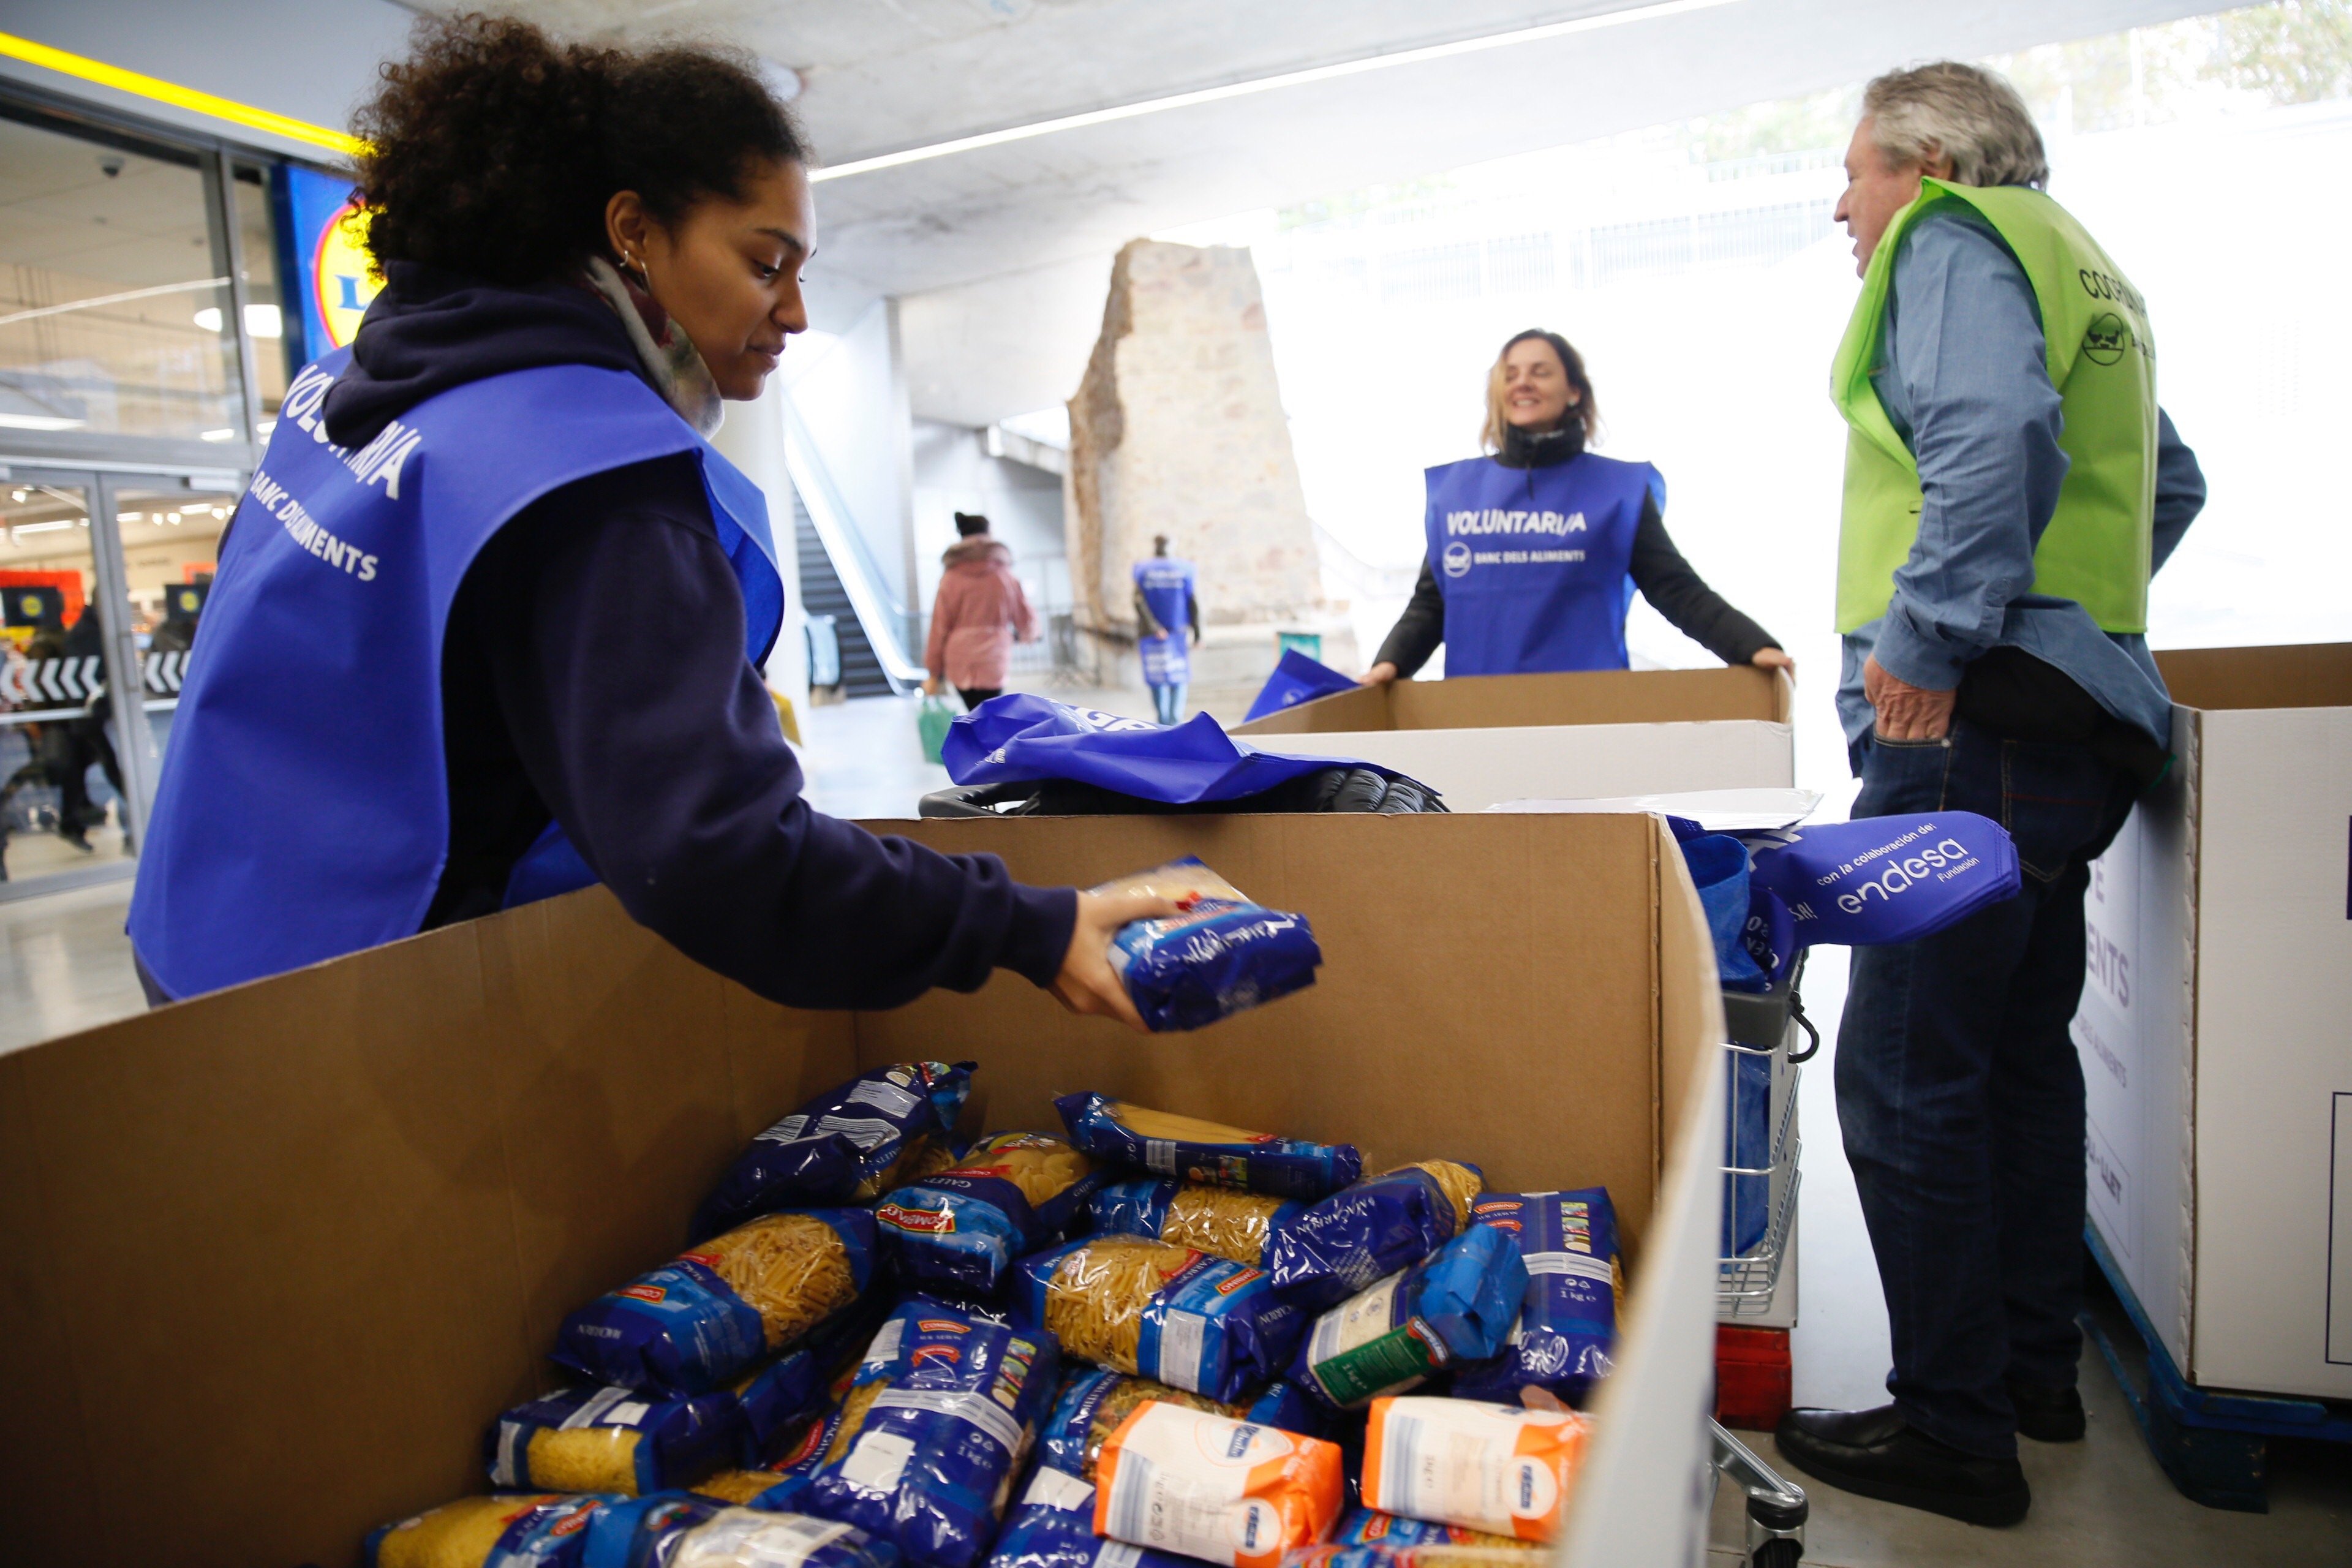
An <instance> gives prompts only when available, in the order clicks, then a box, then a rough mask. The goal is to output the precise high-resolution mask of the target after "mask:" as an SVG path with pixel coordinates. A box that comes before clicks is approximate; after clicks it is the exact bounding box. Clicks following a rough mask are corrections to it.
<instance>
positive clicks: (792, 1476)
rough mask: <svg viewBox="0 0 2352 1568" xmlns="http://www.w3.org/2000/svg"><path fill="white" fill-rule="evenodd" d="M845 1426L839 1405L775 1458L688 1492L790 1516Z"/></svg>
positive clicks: (723, 1473) (709, 1479)
mask: <svg viewBox="0 0 2352 1568" xmlns="http://www.w3.org/2000/svg"><path fill="white" fill-rule="evenodd" d="M841 1422H842V1405H841V1404H840V1402H838V1401H836V1402H835V1404H834V1405H832V1406H831V1407H830V1408H829V1409H827V1410H825V1411H824V1413H823V1414H822V1415H815V1416H813V1417H811V1418H810V1419H809V1420H807V1421H804V1422H803V1423H802V1424H801V1425H800V1426H799V1427H798V1428H797V1429H796V1431H795V1435H794V1436H793V1439H792V1441H790V1442H789V1443H786V1444H784V1445H782V1451H781V1452H779V1453H778V1454H777V1455H776V1457H775V1458H772V1459H770V1460H768V1461H767V1462H766V1463H764V1464H756V1465H750V1466H746V1467H745V1468H742V1469H740V1470H720V1471H719V1472H717V1473H716V1474H714V1475H710V1476H707V1477H705V1478H704V1479H701V1480H698V1481H697V1482H695V1483H694V1485H693V1486H691V1487H689V1488H688V1490H689V1491H692V1492H693V1493H695V1494H696V1495H697V1496H698V1497H707V1498H716V1499H717V1500H719V1501H720V1502H733V1503H741V1504H743V1505H745V1506H746V1507H751V1508H764V1509H769V1510H783V1511H787V1512H789V1511H791V1510H793V1508H794V1507H795V1504H796V1501H797V1500H798V1499H799V1497H800V1495H801V1494H802V1493H803V1492H804V1491H806V1490H807V1489H808V1485H809V1482H810V1481H812V1480H814V1479H815V1477H816V1468H817V1466H818V1465H820V1464H822V1463H824V1451H825V1449H826V1448H827V1447H829V1446H831V1444H832V1442H833V1435H834V1434H835V1432H838V1431H839V1430H841Z"/></svg>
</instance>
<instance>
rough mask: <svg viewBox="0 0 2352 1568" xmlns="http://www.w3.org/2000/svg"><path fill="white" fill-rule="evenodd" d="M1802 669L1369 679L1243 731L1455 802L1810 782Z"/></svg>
mask: <svg viewBox="0 0 2352 1568" xmlns="http://www.w3.org/2000/svg"><path fill="white" fill-rule="evenodd" d="M1792 698H1793V690H1792V689H1791V687H1790V684H1789V680H1788V678H1787V677H1786V676H1783V675H1779V674H1775V673H1771V672H1768V671H1765V670H1760V669H1753V668H1722V669H1644V670H1591V671H1582V672H1578V673H1573V674H1563V675H1485V676H1468V677H1459V678H1455V679H1448V680H1399V681H1395V682H1392V683H1391V684H1390V685H1388V686H1385V687H1360V688H1358V689H1356V690H1354V691H1342V692H1340V693H1339V694H1337V695H1336V696H1331V697H1325V698H1321V699H1318V700H1316V701H1313V702H1302V703H1300V704H1299V705H1298V706H1297V707H1296V708H1286V709H1285V710H1282V711H1281V712H1278V713H1271V714H1268V715H1267V716H1266V717H1265V718H1263V719H1260V720H1258V721H1255V723H1249V724H1244V725H1242V726H1241V727H1240V728H1239V729H1237V730H1235V731H1234V734H1236V735H1244V736H1246V737H1248V739H1249V741H1250V742H1251V744H1253V745H1255V746H1258V747H1261V748H1263V749H1265V750H1266V751H1272V752H1290V753H1293V754H1298V755H1324V756H1349V757H1360V758H1362V759H1363V760H1365V761H1366V762H1372V763H1380V764H1381V765H1382V766H1383V767H1391V768H1395V769H1397V770H1398V771H1400V772H1402V773H1407V774H1409V775H1411V776H1412V777H1413V778H1416V779H1419V780H1421V781H1422V782H1423V783H1424V784H1428V785H1430V787H1432V788H1433V789H1435V790H1436V791H1437V792H1438V793H1439V794H1440V795H1444V797H1445V804H1446V805H1448V806H1449V807H1451V808H1452V809H1454V810H1455V811H1484V810H1485V809H1486V807H1488V806H1490V805H1498V804H1500V803H1501V802H1504V801H1507V800H1542V799H1550V800H1568V799H1587V798H1592V797H1603V798H1610V797H1615V796H1620V795H1653V794H1659V793H1663V792H1666V791H1685V790H1704V789H1758V788H1779V789H1785V788H1787V787H1789V786H1790V784H1794V783H1795V782H1796V753H1795V750H1794V745H1793V742H1792V739H1791V736H1792V733H1793V731H1791V729H1790V703H1791V700H1792Z"/></svg>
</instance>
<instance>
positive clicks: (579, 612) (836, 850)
mask: <svg viewBox="0 0 2352 1568" xmlns="http://www.w3.org/2000/svg"><path fill="white" fill-rule="evenodd" d="M385 270H386V279H385V288H384V289H383V293H381V294H380V295H378V296H377V297H376V299H375V300H374V302H373V304H372V305H370V307H369V308H368V313H367V317H366V319H365V321H363V322H362V325H361V327H360V331H359V334H358V337H357V339H356V341H355V342H353V344H352V365H351V368H350V369H349V370H348V371H347V372H346V373H345V374H344V375H343V376H342V377H341V379H340V380H338V381H337V382H336V384H335V385H334V386H333V387H332V388H331V390H330V391H329V393H328V395H327V400H326V417H327V430H328V436H329V438H330V439H331V440H333V441H335V442H336V443H337V444H339V445H343V446H349V447H360V446H363V445H365V444H366V442H367V441H368V440H369V439H371V438H372V437H373V436H374V435H375V433H376V432H377V431H379V430H381V429H382V428H383V426H384V425H385V424H386V423H387V422H388V421H390V420H392V419H394V418H396V417H398V416H400V415H401V414H402V413H403V412H404V411H405V410H407V409H408V408H410V407H413V406H415V405H416V404H418V403H421V402H423V401H424V400H425V398H427V397H430V396H432V395H434V394H436V393H437V392H442V391H445V390H446V389H447V388H449V387H452V386H457V385H460V384H465V383H467V382H471V381H477V380H480V379H482V378H484V377H487V376H492V375H499V374H504V373H505V372H508V371H513V370H521V369H524V368H527V367H530V366H533V365H544V364H556V363H579V364H591V365H597V366H601V367H604V368H607V369H613V370H622V371H627V372H630V373H632V374H640V375H642V374H644V371H643V368H642V366H641V365H640V364H639V363H638V360H637V356H636V353H635V349H634V348H633V347H632V346H631V344H630V342H629V339H628V336H627V334H626V333H625V331H624V330H623V329H622V326H621V323H620V321H619V320H618V318H616V317H615V316H614V314H613V312H612V310H610V309H609V308H608V307H607V306H606V305H605V304H604V301H603V300H601V299H600V298H598V297H597V296H596V295H594V294H593V293H591V292H589V291H588V289H585V288H584V287H579V286H574V285H571V284H566V283H555V284H549V285H546V286H543V287H540V288H535V289H509V288H500V287H493V286H489V285H486V284H482V283H479V282H477V281H474V280H471V279H464V278H459V277H455V276H453V275H451V274H448V273H444V272H436V271H435V270H433V269H431V268H422V267H418V266H415V265H414V264H411V263H404V262H394V263H392V264H391V265H390V266H389V267H388V268H386V269H385ZM441 694H442V710H443V716H442V726H443V729H442V738H443V742H444V745H445V747H446V752H447V757H448V774H449V858H448V862H447V866H446V869H445V870H444V871H443V873H442V878H441V884H440V887H439V889H438V890H437V892H436V896H435V898H434V900H433V904H432V907H431V910H430V911H429V912H428V913H427V914H426V916H425V929H426V930H431V929H433V928H434V927H436V926H440V925H446V924H447V923H449V922H451V921H461V920H467V919H470V918H472V917H474V916H476V915H482V914H488V913H490V912H491V911H493V910H497V909H498V908H499V906H500V904H501V902H502V900H503V896H504V893H505V889H506V884H507V879H508V876H509V873H510V872H511V871H512V869H513V868H514V864H515V862H516V861H517V860H518V859H520V858H521V856H522V854H523V852H524V851H525V850H526V849H528V848H529V847H530V844H531V842H532V840H533V839H535V838H537V837H538V836H539V834H540V832H541V829H542V828H544V827H545V826H546V825H547V823H548V820H549V818H550V816H553V817H554V819H555V820H557V821H560V822H561V823H562V825H563V830H564V832H565V834H566V835H567V836H568V837H570V838H571V840H572V844H573V845H574V846H575V847H577V848H578V849H579V851H580V853H581V856H582V858H584V859H585V860H586V861H587V862H588V864H589V866H590V867H591V868H593V870H594V871H595V872H596V874H597V877H598V878H599V879H601V880H602V881H603V882H604V885H605V886H606V887H608V888H610V889H613V891H614V894H615V895H616V896H617V897H618V898H619V899H620V900H621V902H622V904H623V906H624V907H625V908H626V909H627V910H628V911H629V913H630V914H631V915H632V916H633V917H634V918H635V919H636V920H637V921H639V922H640V923H641V924H643V925H646V926H647V927H649V928H650V929H652V930H653V931H657V932H659V933H660V934H661V935H662V936H663V937H665V938H667V940H668V941H669V942H671V943H673V944H674V945H675V946H677V949H678V950H679V951H680V952H684V953H686V954H687V955H688V957H691V958H693V959H696V960H697V961H698V962H700V963H704V964H707V965H708V966H709V967H710V968H712V969H715V970H717V971H718V972H719V973H721V974H725V975H727V976H729V977H730V978H731V979H734V980H737V981H740V983H742V984H744V985H746V986H748V987H750V988H751V990H753V991H755V992H758V993H759V994H761V995H762V996H766V997H768V998H770V999H771V1000H773V1001H777V1002H782V1003H786V1004H790V1005H795V1006H803V1007H888V1006H895V1005H898V1004H900V1003H903V1002H907V1001H910V1000H912V999H913V998H914V997H916V996H917V995H919V994H921V993H923V992H924V991H926V990H929V988H931V987H932V986H941V985H943V986H947V987H949V988H950V989H953V990H958V991H971V990H975V989H977V988H978V987H979V986H981V985H982V984H984V983H985V982H986V981H987V979H988V976H989V973H990V971H991V970H992V969H995V968H1000V967H1001V968H1005V969H1011V970H1013V971H1014V972H1016V973H1020V974H1022V975H1024V976H1026V977H1027V978H1028V979H1030V980H1031V981H1034V982H1035V983H1036V984H1040V985H1043V984H1047V983H1048V982H1050V981H1051V980H1052V979H1053V978H1054V976H1055V973H1057V972H1058V971H1059V969H1060V967H1061V962H1062V955H1063V953H1064V952H1066V950H1067V948H1068V946H1069V942H1070V932H1071V928H1072V924H1073V922H1074V921H1075V920H1076V909H1077V897H1076V893H1075V891H1074V890H1072V889H1068V888H1055V889H1043V888H1029V887H1024V886H1022V885H1021V884H1019V883H1017V882H1015V881H1013V879H1012V878H1011V877H1010V876H1009V875H1008V874H1007V873H1006V871H1005V869H1004V866H1003V862H1002V861H1000V860H998V859H997V858H995V857H994V856H992V855H940V854H937V853H934V852H933V851H931V850H929V849H926V848H923V847H920V846H919V845H916V844H912V843H909V842H908V841H907V840H905V839H903V838H880V837H875V836H874V835H872V834H870V833H867V832H866V831H865V830H864V829H863V828H860V827H856V826H853V825H851V824H849V823H845V822H841V821H837V820H835V819H834V818H832V817H828V816H823V815H821V814H819V813H817V812H815V811H813V810H811V809H810V808H809V805H808V803H807V802H806V801H805V800H803V799H802V798H801V792H802V788H803V781H802V775H801V769H800V763H799V760H798V759H797V758H795V757H794V756H793V752H792V749H791V748H790V747H789V746H787V745H786V744H785V743H784V738H783V735H782V731H781V730H780V728H779V727H778V724H777V722H776V711H775V707H774V705H773V703H772V701H771V700H770V698H769V696H768V691H767V688H766V686H765V684H764V683H763V682H762V681H761V679H760V676H759V673H758V671H756V670H755V669H753V668H752V667H751V664H750V663H748V662H747V661H746V660H745V659H744V657H743V602H742V595H741V591H740V588H739V587H738V585H737V584H736V581H735V574H734V572H733V570H732V569H731V568H730V566H729V564H728V562H727V557H726V555H725V553H724V552H722V551H721V550H720V548H719V536H718V531H717V529H716V528H715V526H714V525H713V523H712V521H711V516H710V508H709V501H708V500H707V499H706V497H705V496H704V493H703V488H702V479H701V477H700V474H699V472H698V468H697V465H696V462H695V459H694V458H693V457H692V456H691V455H690V454H680V455H678V456H675V457H669V458H658V459H656V460H654V461H652V462H646V463H638V464H635V465H632V466H629V467H626V468H615V469H613V470H610V471H608V472H605V473H602V474H597V475H593V476H592V477H591V478H588V479H582V480H579V481H578V482H576V483H574V484H571V485H567V486H565V487H563V488H562V489H558V490H555V491H553V492H551V494H549V495H547V496H546V497H544V498H542V499H541V500H539V501H537V502H534V503H533V504H532V505H531V506H530V507H528V508H526V509H525V510H522V511H521V512H520V513H518V514H517V515H516V516H515V517H514V518H513V519H512V520H510V521H509V522H508V523H507V525H506V526H505V527H504V528H502V529H500V530H499V533H498V535H497V536H496V537H495V538H494V539H493V540H492V541H491V542H489V543H488V545H487V546H485V547H484V549H483V551H482V552H481V554H480V555H479V556H478V557H477V558H476V560H475V562H474V564H473V566H472V567H471V569H470V570H469V571H468V572H467V575H466V580H465V583H464V584H463V586H462V587H461V588H460V589H459V591H458V595H457V602H456V604H455V605H453V606H452V609H451V612H450V617H449V626H448V632H447V635H446V640H445V642H444V644H443V649H442V659H441Z"/></svg>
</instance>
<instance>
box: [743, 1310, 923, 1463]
mask: <svg viewBox="0 0 2352 1568" xmlns="http://www.w3.org/2000/svg"><path fill="white" fill-rule="evenodd" d="M888 1310H889V1302H888V1301H887V1300H884V1299H883V1298H882V1294H881V1293H880V1292H878V1291H870V1292H868V1293H867V1294H866V1295H864V1296H861V1297H859V1298H858V1300H857V1301H856V1304H855V1305H853V1306H851V1307H848V1308H846V1309H845V1310H842V1311H839V1312H835V1314H834V1315H833V1316H832V1317H830V1318H827V1319H826V1320H825V1321H824V1322H822V1323H820V1324H818V1325H817V1326H816V1327H815V1328H814V1329H812V1330H810V1331H808V1332H807V1333H806V1334H805V1335H803V1336H802V1339H801V1342H800V1343H798V1344H797V1345H795V1346H793V1348H792V1349H791V1350H788V1351H786V1352H784V1353H783V1354H782V1355H780V1356H778V1357H777V1358H776V1359H775V1360H773V1361H772V1362H770V1363H767V1364H766V1365H764V1366H761V1367H759V1368H757V1369H756V1370H754V1371H752V1372H751V1373H746V1374H745V1375H744V1376H743V1377H741V1378H739V1379H737V1380H736V1382H735V1383H734V1384H731V1385H730V1389H729V1392H730V1393H731V1394H733V1395H734V1398H735V1405H736V1409H737V1411H738V1413H739V1414H740V1417H741V1419H740V1421H739V1422H738V1423H737V1426H736V1431H737V1434H738V1444H737V1447H738V1448H739V1450H740V1460H741V1462H742V1463H743V1464H745V1465H763V1464H766V1463H768V1462H769V1461H770V1460H772V1459H773V1458H776V1456H777V1454H778V1452H779V1451H780V1446H781V1445H785V1444H788V1443H789V1442H790V1440H791V1438H792V1437H793V1436H794V1435H795V1434H797V1433H798V1431H799V1430H800V1428H801V1426H803V1424H804V1423H805V1422H806V1421H807V1420H808V1418H809V1417H810V1416H812V1415H817V1414H818V1413H820V1412H822V1411H823V1410H824V1407H825V1404H826V1402H827V1400H828V1398H829V1397H830V1394H831V1390H832V1385H833V1384H834V1381H835V1378H837V1377H839V1376H840V1375H841V1374H842V1373H845V1372H846V1371H847V1370H848V1369H849V1368H850V1367H851V1366H853V1365H855V1364H856V1360H857V1357H858V1355H859V1354H860V1353H861V1352H863V1351H864V1350H865V1348H866V1341H867V1340H869V1339H870V1338H872V1337H873V1333H874V1331H875V1329H876V1328H877V1326H878V1325H879V1324H880V1322H881V1321H882V1319H883V1317H884V1316H885V1315H886V1313H887V1311H888Z"/></svg>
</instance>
